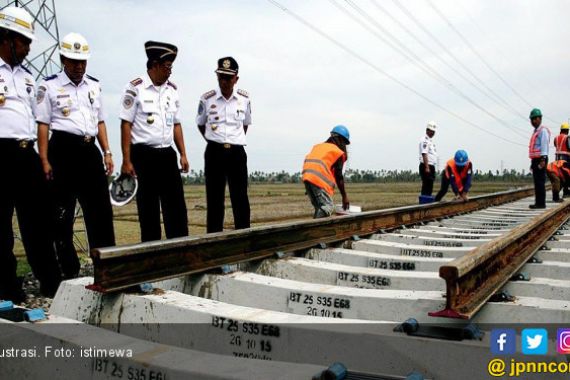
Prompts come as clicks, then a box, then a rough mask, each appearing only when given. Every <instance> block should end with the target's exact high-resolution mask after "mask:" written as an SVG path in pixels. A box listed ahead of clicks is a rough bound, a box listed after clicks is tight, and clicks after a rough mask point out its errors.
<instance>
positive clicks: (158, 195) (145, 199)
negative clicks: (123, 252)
mask: <svg viewBox="0 0 570 380" xmlns="http://www.w3.org/2000/svg"><path fill="white" fill-rule="evenodd" d="M131 161H132V163H133V166H134V167H135V171H136V173H137V179H138V182H139V187H138V190H137V209H138V212H139V224H140V228H141V240H142V241H152V240H160V239H161V237H162V232H161V228H160V210H161V208H162V218H163V221H164V232H165V233H166V238H167V239H172V238H176V237H181V236H188V213H187V210H186V201H185V200H184V188H183V187H182V178H181V176H180V170H179V169H178V162H177V156H176V152H175V151H174V149H172V148H171V147H168V148H152V147H150V146H148V145H144V144H134V145H131Z"/></svg>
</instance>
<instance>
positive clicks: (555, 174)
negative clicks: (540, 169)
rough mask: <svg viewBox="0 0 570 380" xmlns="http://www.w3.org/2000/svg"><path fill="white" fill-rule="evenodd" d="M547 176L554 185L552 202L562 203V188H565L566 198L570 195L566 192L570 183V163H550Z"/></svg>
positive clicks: (558, 161)
mask: <svg viewBox="0 0 570 380" xmlns="http://www.w3.org/2000/svg"><path fill="white" fill-rule="evenodd" d="M546 174H547V175H548V178H549V179H550V183H551V184H552V201H554V202H562V199H560V188H564V189H565V191H564V193H563V194H564V197H567V196H568V195H570V193H568V192H566V188H567V187H568V184H569V183H570V163H569V162H568V161H565V160H556V161H554V162H550V163H548V165H547V166H546Z"/></svg>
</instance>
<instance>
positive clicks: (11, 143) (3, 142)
mask: <svg viewBox="0 0 570 380" xmlns="http://www.w3.org/2000/svg"><path fill="white" fill-rule="evenodd" d="M34 143H35V141H34V140H24V139H22V140H18V139H5V138H0V146H3V147H11V148H21V149H28V148H33V147H34Z"/></svg>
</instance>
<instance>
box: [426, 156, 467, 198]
mask: <svg viewBox="0 0 570 380" xmlns="http://www.w3.org/2000/svg"><path fill="white" fill-rule="evenodd" d="M472 176H473V165H472V163H471V161H470V160H469V156H468V155H467V152H466V151H464V150H458V151H457V152H455V156H454V157H453V158H452V159H450V160H449V161H447V163H446V165H445V169H443V172H442V173H441V188H440V189H439V192H438V193H437V195H436V196H435V201H436V202H439V201H441V200H442V199H443V197H444V196H445V194H447V190H448V189H449V185H451V188H452V190H453V194H455V199H462V200H464V201H467V200H468V199H469V197H468V194H469V189H470V188H471V179H472Z"/></svg>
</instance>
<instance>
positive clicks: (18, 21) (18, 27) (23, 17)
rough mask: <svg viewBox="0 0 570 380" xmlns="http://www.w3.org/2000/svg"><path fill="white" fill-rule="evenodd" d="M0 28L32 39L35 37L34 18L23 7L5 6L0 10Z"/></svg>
mask: <svg viewBox="0 0 570 380" xmlns="http://www.w3.org/2000/svg"><path fill="white" fill-rule="evenodd" d="M0 28H4V29H8V30H11V31H13V32H16V33H19V34H21V35H22V36H24V37H26V38H29V39H30V40H32V41H33V40H35V39H36V37H35V36H34V18H33V17H32V16H30V14H29V13H28V12H27V11H26V10H25V9H23V8H18V7H6V8H4V9H2V10H0Z"/></svg>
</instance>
